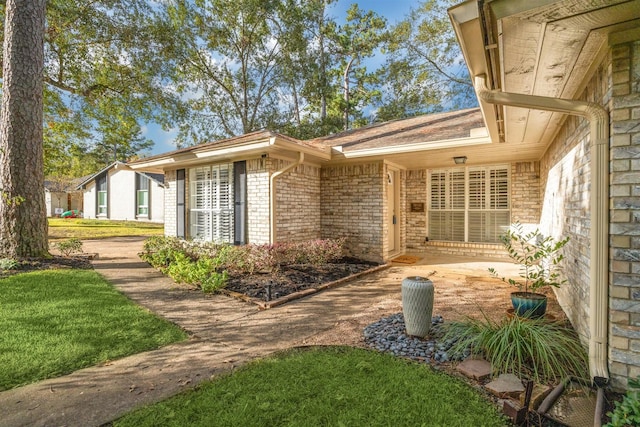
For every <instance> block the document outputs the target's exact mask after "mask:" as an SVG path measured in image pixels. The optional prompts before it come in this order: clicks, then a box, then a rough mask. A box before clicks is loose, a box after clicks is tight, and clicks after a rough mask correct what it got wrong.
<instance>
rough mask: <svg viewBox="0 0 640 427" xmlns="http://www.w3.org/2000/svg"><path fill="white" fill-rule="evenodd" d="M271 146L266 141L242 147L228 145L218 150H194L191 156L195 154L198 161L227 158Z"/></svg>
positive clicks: (268, 141)
mask: <svg viewBox="0 0 640 427" xmlns="http://www.w3.org/2000/svg"><path fill="white" fill-rule="evenodd" d="M271 145H272V144H271V140H269V139H267V140H263V141H257V142H250V143H246V144H242V145H230V146H227V147H224V148H218V149H216V148H212V147H210V148H208V149H202V150H194V151H193V154H195V157H196V158H198V159H206V158H209V157H229V156H236V155H238V154H241V153H243V152H249V151H259V150H266V149H267V148H269V147H270V146H271Z"/></svg>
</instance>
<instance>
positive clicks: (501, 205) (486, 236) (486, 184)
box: [429, 166, 511, 242]
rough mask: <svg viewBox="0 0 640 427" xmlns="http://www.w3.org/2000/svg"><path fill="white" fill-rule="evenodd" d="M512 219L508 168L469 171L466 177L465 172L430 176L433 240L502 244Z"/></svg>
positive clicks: (450, 171)
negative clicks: (501, 236) (501, 238)
mask: <svg viewBox="0 0 640 427" xmlns="http://www.w3.org/2000/svg"><path fill="white" fill-rule="evenodd" d="M510 219H511V214H510V203H509V167H508V166H493V167H476V168H468V169H467V172H466V173H465V169H448V170H439V171H432V172H431V173H430V178H429V236H430V238H431V239H433V240H449V241H468V242H498V241H499V240H500V235H502V234H504V232H505V231H506V230H507V229H508V228H509V223H510ZM465 228H466V230H467V236H466V238H465Z"/></svg>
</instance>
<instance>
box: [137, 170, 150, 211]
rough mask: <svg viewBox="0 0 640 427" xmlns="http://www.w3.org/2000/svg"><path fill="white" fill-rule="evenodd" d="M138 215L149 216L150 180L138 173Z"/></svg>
mask: <svg viewBox="0 0 640 427" xmlns="http://www.w3.org/2000/svg"><path fill="white" fill-rule="evenodd" d="M136 215H137V216H143V217H144V216H146V217H148V216H149V178H148V177H146V176H144V175H141V174H139V173H136Z"/></svg>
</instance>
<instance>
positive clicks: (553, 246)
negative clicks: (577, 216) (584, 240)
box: [489, 222, 569, 292]
mask: <svg viewBox="0 0 640 427" xmlns="http://www.w3.org/2000/svg"><path fill="white" fill-rule="evenodd" d="M511 227H512V229H509V231H507V233H506V234H505V235H503V236H500V240H501V241H502V244H503V245H504V247H505V249H506V250H507V253H508V254H509V257H510V258H511V259H512V260H513V262H514V263H516V264H519V265H520V278H521V280H515V279H511V278H509V279H507V278H505V277H500V276H499V275H498V272H497V271H496V270H495V269H493V268H490V269H489V272H490V273H491V275H493V276H494V277H498V278H500V279H501V280H502V281H503V282H506V283H509V284H511V285H513V286H517V287H518V289H520V290H522V289H524V292H537V291H538V290H540V289H541V288H543V287H545V286H553V287H556V288H558V287H560V286H561V285H563V284H564V283H565V282H566V280H565V279H562V278H561V272H562V269H561V263H562V260H563V259H564V255H563V254H562V248H563V247H564V246H565V245H566V244H567V243H568V242H569V238H568V237H566V238H564V239H562V240H557V241H556V240H554V239H553V238H552V237H551V236H544V235H543V234H542V233H541V232H540V230H538V229H536V230H535V231H531V232H529V233H525V232H524V229H523V227H522V224H520V223H519V222H516V223H514V224H512V225H511Z"/></svg>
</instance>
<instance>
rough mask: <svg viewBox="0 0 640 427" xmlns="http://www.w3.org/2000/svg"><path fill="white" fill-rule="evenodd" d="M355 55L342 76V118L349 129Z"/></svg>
mask: <svg viewBox="0 0 640 427" xmlns="http://www.w3.org/2000/svg"><path fill="white" fill-rule="evenodd" d="M355 59H356V58H355V56H354V57H353V58H351V59H350V60H349V62H348V63H347V66H346V67H345V68H344V74H343V76H342V91H343V97H344V111H343V112H342V119H343V121H344V130H349V101H350V99H349V73H350V72H351V65H352V64H353V61H354V60H355Z"/></svg>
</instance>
